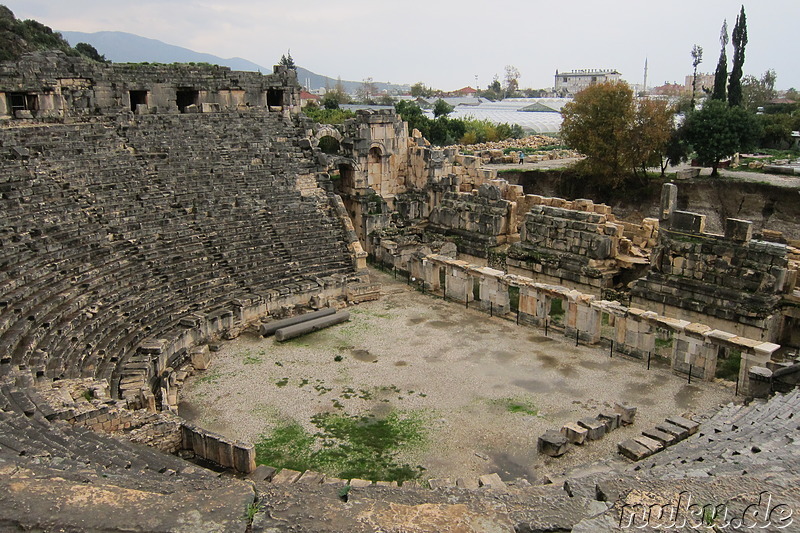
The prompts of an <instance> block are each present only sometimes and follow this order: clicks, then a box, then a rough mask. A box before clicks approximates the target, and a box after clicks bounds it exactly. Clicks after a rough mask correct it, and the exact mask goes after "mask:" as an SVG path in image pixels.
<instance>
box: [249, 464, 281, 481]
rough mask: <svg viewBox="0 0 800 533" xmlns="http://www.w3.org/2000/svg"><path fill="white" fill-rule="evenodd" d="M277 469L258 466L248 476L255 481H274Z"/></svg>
mask: <svg viewBox="0 0 800 533" xmlns="http://www.w3.org/2000/svg"><path fill="white" fill-rule="evenodd" d="M275 472H277V469H275V468H272V467H271V466H267V465H258V467H256V469H255V470H253V471H252V472H251V473H250V475H249V476H248V477H249V478H250V479H252V480H253V481H272V478H273V477H274V476H275Z"/></svg>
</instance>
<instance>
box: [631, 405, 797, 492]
mask: <svg viewBox="0 0 800 533" xmlns="http://www.w3.org/2000/svg"><path fill="white" fill-rule="evenodd" d="M798 412H800V390H799V389H795V390H794V391H792V392H791V393H788V394H785V395H781V394H777V395H775V396H774V397H773V398H772V399H770V400H769V401H755V402H753V403H751V404H750V405H747V406H743V405H736V404H729V405H727V406H725V407H723V408H722V409H721V410H719V411H718V412H717V413H716V414H714V415H713V416H712V417H711V418H710V419H709V420H708V421H707V422H705V423H703V424H701V425H700V429H699V431H698V432H697V434H695V435H694V436H692V437H690V438H688V439H687V440H685V441H683V442H681V443H679V444H676V445H674V446H672V447H670V448H668V449H667V450H665V451H663V452H661V453H658V454H655V455H653V456H651V457H650V458H648V459H646V460H644V461H640V462H638V463H636V465H637V466H636V467H635V468H636V470H639V471H647V472H649V473H651V474H652V475H656V476H658V477H661V478H664V479H668V478H683V477H686V476H691V477H707V476H722V475H733V476H735V475H744V474H747V473H753V472H756V471H757V473H758V474H759V475H766V474H768V473H776V472H787V471H793V472H797V470H798V466H800V443H799V442H798V441H797V439H796V435H797V432H798V430H799V429H800V416H798Z"/></svg>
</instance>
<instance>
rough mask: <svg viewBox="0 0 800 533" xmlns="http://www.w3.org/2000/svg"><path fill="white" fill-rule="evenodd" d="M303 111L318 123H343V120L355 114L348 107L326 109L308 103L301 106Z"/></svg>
mask: <svg viewBox="0 0 800 533" xmlns="http://www.w3.org/2000/svg"><path fill="white" fill-rule="evenodd" d="M303 112H304V113H305V114H306V116H307V117H308V118H310V119H311V120H313V121H314V122H318V123H319V124H343V123H344V121H345V120H347V119H349V118H353V117H355V116H356V114H355V113H353V112H352V111H350V110H349V109H339V108H338V107H337V108H336V109H328V108H325V107H322V108H320V107H317V106H313V105H308V106H306V107H304V108H303Z"/></svg>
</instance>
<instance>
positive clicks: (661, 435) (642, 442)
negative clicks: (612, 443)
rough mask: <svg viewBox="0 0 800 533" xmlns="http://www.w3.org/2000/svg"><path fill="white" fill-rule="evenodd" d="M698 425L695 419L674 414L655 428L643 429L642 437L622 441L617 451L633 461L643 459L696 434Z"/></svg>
mask: <svg viewBox="0 0 800 533" xmlns="http://www.w3.org/2000/svg"><path fill="white" fill-rule="evenodd" d="M698 427H699V424H698V423H697V422H694V421H693V420H689V419H687V418H684V417H682V416H673V417H670V418H667V419H666V420H665V421H664V422H663V423H661V424H659V425H657V426H656V427H654V428H651V429H648V430H645V431H642V435H641V436H640V437H634V438H632V439H627V440H624V441H622V442H620V443H619V444H617V451H618V452H619V453H620V455H623V456H625V457H627V458H628V459H630V460H632V461H641V460H642V459H645V458H647V457H649V456H651V455H653V454H654V453H658V452H660V451H662V450H663V449H665V448H666V447H668V446H672V445H673V444H675V443H677V442H680V441H682V440H684V439H686V438H687V437H689V436H690V435H694V434H695V433H697V429H698Z"/></svg>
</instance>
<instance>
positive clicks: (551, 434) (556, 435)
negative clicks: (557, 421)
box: [536, 429, 569, 457]
mask: <svg viewBox="0 0 800 533" xmlns="http://www.w3.org/2000/svg"><path fill="white" fill-rule="evenodd" d="M568 445H569V441H568V440H567V437H566V436H565V435H564V434H562V433H561V432H559V431H553V430H552V429H551V430H548V431H546V432H545V433H544V435H542V436H541V437H539V440H538V441H537V443H536V448H537V450H539V453H543V454H545V455H549V456H550V457H560V456H562V455H564V454H565V453H567V447H568Z"/></svg>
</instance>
